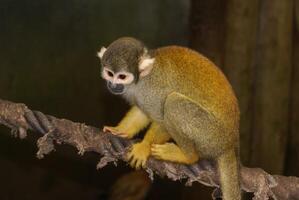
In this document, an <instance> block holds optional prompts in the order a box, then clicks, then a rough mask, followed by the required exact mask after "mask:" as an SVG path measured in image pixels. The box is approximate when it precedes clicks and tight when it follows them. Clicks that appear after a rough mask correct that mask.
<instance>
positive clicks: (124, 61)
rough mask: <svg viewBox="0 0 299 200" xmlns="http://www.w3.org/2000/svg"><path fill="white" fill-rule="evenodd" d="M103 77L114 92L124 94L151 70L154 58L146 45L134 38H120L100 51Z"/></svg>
mask: <svg viewBox="0 0 299 200" xmlns="http://www.w3.org/2000/svg"><path fill="white" fill-rule="evenodd" d="M98 57H99V58H100V59H101V64H102V77H103V78H104V79H105V80H106V81H107V87H108V89H109V90H110V91H111V92H112V93H113V94H123V93H125V92H126V90H127V89H128V88H129V87H130V85H132V84H137V82H138V80H139V79H140V78H142V77H144V76H146V75H148V74H149V73H150V71H151V68H152V64H153V62H154V59H153V58H150V56H149V55H148V54H147V49H146V48H145V47H144V45H143V44H142V43H141V42H140V41H138V40H136V39H134V38H120V39H118V40H116V41H114V42H113V43H112V44H110V45H109V47H108V48H107V49H106V48H105V47H102V48H101V50H100V52H98Z"/></svg>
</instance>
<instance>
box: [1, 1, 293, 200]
mask: <svg viewBox="0 0 299 200" xmlns="http://www.w3.org/2000/svg"><path fill="white" fill-rule="evenodd" d="M121 36H133V37H136V38H139V39H141V40H142V41H144V42H145V43H146V44H147V45H148V46H149V47H150V48H156V47H160V46H164V45H173V44H176V45H183V46H189V47H190V48H192V49H195V50H197V51H199V52H201V53H203V54H204V55H206V56H207V57H208V58H210V59H211V60H212V61H214V62H215V63H216V64H217V65H218V66H219V67H220V68H221V69H222V70H223V72H224V73H225V74H226V75H227V77H228V79H229V80H230V82H231V83H232V85H233V88H234V90H235V92H236V94H237V97H238V99H239V104H240V108H241V133H240V134H241V159H242V162H243V164H244V165H246V166H250V167H262V168H263V169H265V170H266V171H268V172H270V173H274V174H284V175H294V176H299V112H298V111H299V92H298V91H299V0H283V1H281V0H251V1H248V0H241V1H238V0H227V1H219V0H190V1H189V0H151V1H145V0H144V1H140V0H130V1H129V0H127V1H124V0H88V1H83V0H65V1H60V0H22V1H21V0H0V98H1V99H6V100H11V101H15V102H23V103H26V104H27V105H28V106H29V107H30V108H32V109H34V110H41V111H42V112H44V113H47V114H51V115H55V116H57V117H61V118H68V119H71V120H73V121H79V122H86V124H90V125H93V126H97V127H102V126H103V125H115V124H116V123H117V122H118V121H119V120H120V119H121V117H122V116H123V114H124V113H125V112H126V110H127V109H128V105H127V104H126V102H125V101H124V100H122V99H120V98H118V97H115V96H112V95H110V94H109V92H108V91H107V90H106V88H105V84H104V82H103V81H102V80H101V78H100V65H99V64H100V63H99V60H98V59H97V57H96V52H97V50H99V49H100V47H101V46H107V45H109V43H110V42H112V41H113V40H115V39H117V38H118V37H121ZM37 138H38V135H37V134H30V136H29V138H28V139H26V140H18V139H15V138H13V137H11V136H10V134H9V130H8V129H7V128H5V127H2V126H1V127H0V192H1V199H4V200H15V199H22V200H23V199H24V200H26V199H46V200H47V199H66V198H72V199H74V200H77V199H83V198H84V199H86V200H100V199H103V200H104V199H108V198H109V199H111V200H112V199H114V200H116V199H119V200H121V199H131V200H135V199H136V200H137V199H178V200H179V199H190V200H192V199H199V198H201V199H211V197H210V193H211V189H209V188H206V187H204V186H201V185H199V184H194V185H193V186H192V187H185V186H184V184H182V183H180V182H171V181H169V180H167V179H162V178H158V177H157V178H156V179H155V182H154V183H153V184H152V183H151V182H150V181H149V180H148V179H147V177H146V175H145V174H144V173H143V172H133V170H131V169H130V168H129V167H127V166H126V165H125V164H124V163H121V164H120V165H118V167H115V166H113V165H112V164H111V165H109V166H108V167H105V168H104V169H102V170H100V171H97V170H96V168H95V166H96V163H97V161H99V159H100V157H99V156H98V155H96V154H93V153H87V154H86V155H84V156H83V157H79V156H78V155H77V151H76V150H75V148H73V147H68V146H65V145H64V146H58V147H57V151H56V152H54V153H52V154H50V155H49V156H47V157H46V158H45V159H43V160H38V159H37V158H36V157H35V153H36V151H37V147H36V144H35V142H36V139H37ZM127 196H129V197H130V198H125V197H127Z"/></svg>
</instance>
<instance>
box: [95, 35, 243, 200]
mask: <svg viewBox="0 0 299 200" xmlns="http://www.w3.org/2000/svg"><path fill="white" fill-rule="evenodd" d="M98 57H99V58H100V60H101V65H102V77H103V78H104V79H105V80H106V81H107V87H108V89H109V90H110V92H112V93H113V94H116V95H121V96H123V97H124V98H125V99H126V100H127V101H128V102H129V103H130V104H132V108H131V109H130V111H129V112H128V113H127V114H126V116H125V117H124V118H123V119H122V120H121V122H120V123H119V124H118V125H117V126H116V127H111V126H105V127H104V128H103V131H104V132H110V133H112V134H115V135H118V136H120V137H125V138H132V137H133V136H135V135H136V134H137V133H138V132H140V131H141V130H142V129H144V128H145V127H147V126H148V125H149V124H150V127H149V129H148V130H147V132H146V134H145V136H144V139H143V140H142V141H141V142H140V143H137V144H134V145H133V146H132V149H131V151H130V152H129V153H128V160H129V162H130V165H131V166H132V167H136V168H140V167H144V166H145V164H146V161H147V159H148V157H149V156H153V157H155V158H157V159H160V160H166V161H171V162H178V163H183V164H192V163H195V162H197V161H198V160H199V159H200V158H212V159H215V160H216V161H217V163H218V171H219V174H220V183H221V189H222V196H223V199H224V200H239V199H241V192H240V181H239V108H238V102H237V99H236V97H235V95H234V92H233V90H232V87H231V85H230V84H229V82H228V81H227V79H226V78H225V76H224V75H223V73H222V72H221V71H220V70H219V69H218V68H217V67H216V66H215V65H214V64H213V63H212V62H211V61H210V60H208V59H207V58H205V57H204V56H202V55H201V54H199V53H197V52H195V51H193V50H191V49H188V48H184V47H178V46H168V47H162V48H158V49H155V50H148V49H147V47H146V46H145V45H144V44H143V43H142V42H141V41H139V40H136V39H134V38H130V37H124V38H120V39H118V40H116V41H114V42H113V43H112V44H110V45H109V47H108V48H105V47H102V48H101V50H100V51H99V52H98ZM170 139H173V140H174V142H175V143H173V142H168V141H169V140H170Z"/></svg>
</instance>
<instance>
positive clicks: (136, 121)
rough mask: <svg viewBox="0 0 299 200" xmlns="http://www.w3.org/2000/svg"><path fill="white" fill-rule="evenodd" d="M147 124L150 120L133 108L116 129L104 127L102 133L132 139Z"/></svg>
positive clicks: (135, 107) (136, 108)
mask: <svg viewBox="0 0 299 200" xmlns="http://www.w3.org/2000/svg"><path fill="white" fill-rule="evenodd" d="M149 123H150V119H149V118H148V117H147V116H146V115H145V114H144V113H143V112H142V111H141V110H140V109H139V108H138V107H137V106H133V107H132V108H131V109H130V110H129V112H128V113H127V114H126V115H125V117H124V118H123V119H122V120H121V121H120V122H119V124H118V125H117V126H116V127H111V126H104V128H103V131H104V132H111V133H112V134H114V135H118V136H121V137H126V138H132V137H134V135H136V134H137V133H139V131H141V130H142V129H144V128H145V127H146V126H147V125H148V124H149Z"/></svg>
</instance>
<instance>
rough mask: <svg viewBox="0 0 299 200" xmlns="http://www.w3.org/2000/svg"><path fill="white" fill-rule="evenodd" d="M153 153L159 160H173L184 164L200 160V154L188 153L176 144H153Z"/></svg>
mask: <svg viewBox="0 0 299 200" xmlns="http://www.w3.org/2000/svg"><path fill="white" fill-rule="evenodd" d="M151 155H152V156H154V157H155V158H156V159H159V160H166V161H171V162H179V163H183V164H193V163H195V162H196V161H198V158H199V156H198V155H197V154H196V153H190V155H186V154H185V153H184V152H183V151H182V150H181V149H180V148H179V147H178V146H177V145H176V144H174V143H165V144H161V145H160V144H153V145H152V148H151Z"/></svg>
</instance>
